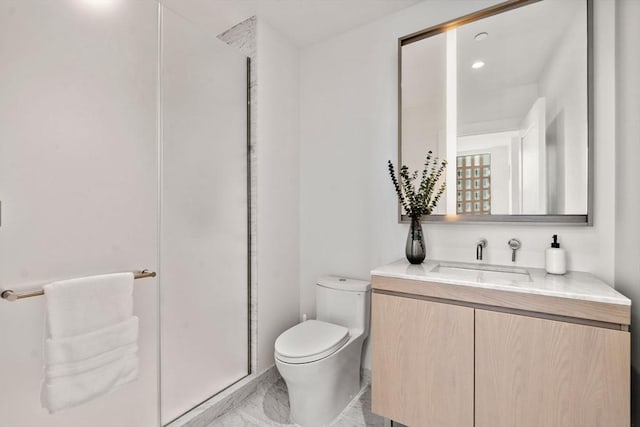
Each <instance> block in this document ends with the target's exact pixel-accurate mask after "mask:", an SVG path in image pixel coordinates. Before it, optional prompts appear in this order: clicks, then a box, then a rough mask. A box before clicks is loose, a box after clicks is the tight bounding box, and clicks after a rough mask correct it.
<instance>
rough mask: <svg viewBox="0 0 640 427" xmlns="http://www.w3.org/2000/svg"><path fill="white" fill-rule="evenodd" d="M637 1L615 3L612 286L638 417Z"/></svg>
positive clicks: (639, 106) (639, 33)
mask: <svg viewBox="0 0 640 427" xmlns="http://www.w3.org/2000/svg"><path fill="white" fill-rule="evenodd" d="M638 21H640V2H638V1H636V0H623V1H619V2H616V130H617V133H616V139H617V143H616V160H617V163H616V193H617V198H616V218H615V222H616V264H615V284H616V289H618V290H619V291H620V292H622V293H624V294H625V295H626V296H628V297H629V298H631V300H632V301H633V306H632V307H631V324H632V325H635V326H632V328H631V334H632V337H631V347H632V348H631V356H632V362H631V363H632V365H633V367H632V375H631V381H632V385H631V388H632V405H631V407H632V411H633V412H634V414H633V415H634V416H635V417H634V418H635V425H638V424H639V421H640V419H639V416H640V393H639V392H640V336H639V334H638V332H639V328H638V327H637V325H638V322H640V303H639V302H640V262H639V261H640V244H639V241H638V239H639V238H640V221H639V220H638V212H640V191H638V184H637V182H638V162H639V161H640V144H638V135H640V121H639V120H638V117H639V116H640V80H639V79H638V76H640V56H639V55H638V40H640V27H639V26H638Z"/></svg>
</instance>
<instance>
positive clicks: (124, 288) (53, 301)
mask: <svg viewBox="0 0 640 427" xmlns="http://www.w3.org/2000/svg"><path fill="white" fill-rule="evenodd" d="M43 289H44V294H45V297H46V304H47V322H48V325H49V334H50V335H51V338H54V339H55V338H62V337H71V336H75V335H79V334H83V333H87V332H91V331H94V330H96V329H100V328H104V327H106V326H111V325H115V324H116V323H119V322H122V321H123V320H127V319H128V318H130V317H131V316H132V315H133V298H132V295H133V273H116V274H104V275H101V276H91V277H85V278H80V279H71V280H63V281H59V282H54V283H50V284H48V285H45V286H44V287H43Z"/></svg>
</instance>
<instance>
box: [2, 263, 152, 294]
mask: <svg viewBox="0 0 640 427" xmlns="http://www.w3.org/2000/svg"><path fill="white" fill-rule="evenodd" d="M146 277H156V272H155V271H149V270H142V271H134V272H133V278H134V279H144V278H146ZM40 295H44V290H42V289H40V290H37V291H29V292H14V291H12V290H11V289H7V290H5V291H2V293H0V298H2V299H3V300H5V301H17V300H19V299H23V298H31V297H38V296H40Z"/></svg>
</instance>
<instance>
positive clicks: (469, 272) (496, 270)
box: [431, 262, 531, 282]
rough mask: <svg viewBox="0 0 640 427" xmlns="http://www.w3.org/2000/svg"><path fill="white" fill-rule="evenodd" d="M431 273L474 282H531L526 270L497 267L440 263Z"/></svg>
mask: <svg viewBox="0 0 640 427" xmlns="http://www.w3.org/2000/svg"><path fill="white" fill-rule="evenodd" d="M431 272H432V273H439V274H442V275H445V276H450V277H451V278H455V279H460V280H465V279H466V280H471V281H475V282H505V281H506V282H531V276H530V275H529V272H528V271H527V270H526V269H524V268H518V267H505V266H499V265H483V264H465V263H455V262H440V263H438V264H436V265H435V266H434V267H433V268H432V269H431Z"/></svg>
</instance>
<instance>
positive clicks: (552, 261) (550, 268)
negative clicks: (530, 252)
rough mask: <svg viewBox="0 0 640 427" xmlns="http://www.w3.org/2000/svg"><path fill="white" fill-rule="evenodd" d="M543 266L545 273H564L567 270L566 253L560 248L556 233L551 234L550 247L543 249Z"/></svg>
mask: <svg viewBox="0 0 640 427" xmlns="http://www.w3.org/2000/svg"><path fill="white" fill-rule="evenodd" d="M544 267H545V269H546V270H547V273H551V274H564V273H566V272H567V254H566V252H565V250H564V249H560V243H558V235H557V234H554V235H553V243H551V247H550V248H547V250H546V251H545V263H544Z"/></svg>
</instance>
